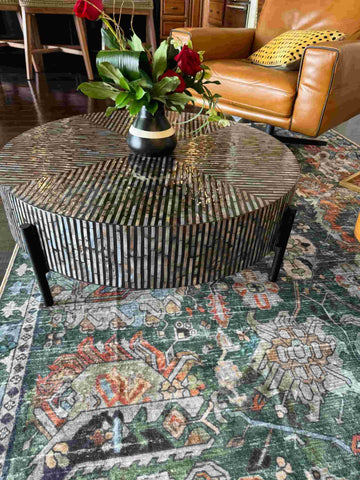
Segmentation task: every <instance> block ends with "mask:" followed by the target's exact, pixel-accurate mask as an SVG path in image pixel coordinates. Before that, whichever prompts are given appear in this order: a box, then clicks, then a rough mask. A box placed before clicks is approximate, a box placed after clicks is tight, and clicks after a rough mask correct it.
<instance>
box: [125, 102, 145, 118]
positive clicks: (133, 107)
mask: <svg viewBox="0 0 360 480" xmlns="http://www.w3.org/2000/svg"><path fill="white" fill-rule="evenodd" d="M143 106H144V102H143V101H142V100H134V101H133V102H132V103H131V104H130V106H129V113H130V115H137V114H138V113H139V112H140V110H141V109H142V107H143Z"/></svg>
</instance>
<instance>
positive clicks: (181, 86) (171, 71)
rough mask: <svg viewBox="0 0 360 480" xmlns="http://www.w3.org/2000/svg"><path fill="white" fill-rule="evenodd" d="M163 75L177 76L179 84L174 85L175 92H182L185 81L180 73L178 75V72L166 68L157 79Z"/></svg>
mask: <svg viewBox="0 0 360 480" xmlns="http://www.w3.org/2000/svg"><path fill="white" fill-rule="evenodd" d="M164 77H177V78H178V79H179V80H180V83H179V85H178V86H177V87H176V90H175V92H178V93H183V91H184V90H185V88H186V83H185V80H184V79H183V77H182V76H181V75H179V74H178V73H176V72H174V70H166V72H165V73H163V74H162V75H161V77H159V81H160V80H161V79H162V78H164Z"/></svg>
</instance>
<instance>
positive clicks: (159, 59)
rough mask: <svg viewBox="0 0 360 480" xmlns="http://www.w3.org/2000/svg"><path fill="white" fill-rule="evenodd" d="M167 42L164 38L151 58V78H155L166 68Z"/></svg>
mask: <svg viewBox="0 0 360 480" xmlns="http://www.w3.org/2000/svg"><path fill="white" fill-rule="evenodd" d="M168 46H169V45H168V43H167V41H166V40H164V41H163V42H161V43H160V46H159V48H157V49H156V51H155V53H154V58H153V65H152V69H153V72H152V75H153V80H157V79H158V78H159V77H160V75H162V74H163V73H164V72H165V70H166V68H167V51H168Z"/></svg>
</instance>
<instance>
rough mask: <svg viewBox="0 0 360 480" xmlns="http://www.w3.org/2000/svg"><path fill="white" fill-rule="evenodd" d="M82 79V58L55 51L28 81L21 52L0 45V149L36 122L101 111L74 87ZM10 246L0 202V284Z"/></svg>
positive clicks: (99, 104)
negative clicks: (35, 75) (39, 70)
mask: <svg viewBox="0 0 360 480" xmlns="http://www.w3.org/2000/svg"><path fill="white" fill-rule="evenodd" d="M50 57H51V58H50ZM83 81H86V75H85V68H84V66H83V62H82V59H81V58H80V57H77V56H71V55H66V54H61V53H60V54H58V53H56V54H52V55H51V56H48V57H46V58H45V73H44V74H40V75H38V76H37V78H36V80H34V81H31V82H29V81H27V80H26V75H25V61H24V54H23V51H21V50H15V49H11V48H8V47H3V48H2V49H1V50H0V148H2V147H3V146H4V145H5V144H6V143H8V142H9V141H10V140H11V139H12V138H13V137H15V136H17V135H19V134H21V133H22V132H25V131H26V130H29V129H30V128H33V127H36V126H37V125H41V124H43V123H46V122H50V121H52V120H57V119H59V118H65V117H70V116H73V115H78V114H81V113H87V112H90V111H99V110H105V108H106V103H105V102H103V101H95V100H92V99H88V98H87V97H85V96H84V95H83V94H81V93H80V92H78V91H77V90H76V88H77V85H79V83H81V82H83ZM0 181H1V179H0ZM13 248H14V241H13V239H12V237H11V234H10V232H9V229H8V226H7V221H6V218H5V213H4V210H3V207H2V205H1V202H0V283H1V280H2V278H3V276H4V273H5V271H6V267H7V264H8V262H9V259H10V257H11V253H12V250H13Z"/></svg>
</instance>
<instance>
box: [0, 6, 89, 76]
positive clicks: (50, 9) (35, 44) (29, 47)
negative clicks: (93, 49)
mask: <svg viewBox="0 0 360 480" xmlns="http://www.w3.org/2000/svg"><path fill="white" fill-rule="evenodd" d="M0 1H3V0H0ZM74 3H75V2H74V0H19V4H20V7H21V15H22V23H23V34H24V43H25V62H26V75H27V78H28V79H29V80H31V79H32V78H33V69H32V61H33V59H34V58H36V56H37V55H40V56H42V54H43V53H51V52H64V53H72V54H75V55H82V56H83V58H84V63H85V68H86V73H87V76H88V79H89V80H93V79H94V75H93V71H92V67H91V62H90V56H89V49H88V45H87V40H86V32H85V20H84V19H83V18H78V17H76V16H75V15H74V14H73V8H74ZM37 13H45V14H62V15H63V14H69V15H73V18H74V21H75V26H76V31H77V34H78V37H79V43H80V46H77V45H41V44H40V43H39V42H40V40H37V41H34V36H36V35H37V34H36V30H35V29H34V24H35V22H36V20H35V14H37Z"/></svg>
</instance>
